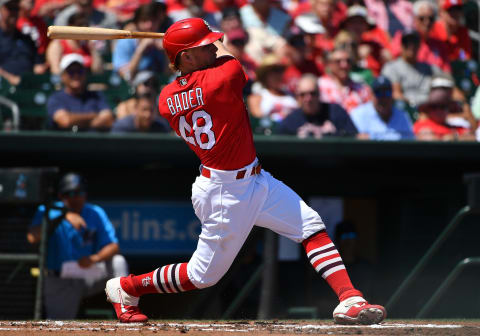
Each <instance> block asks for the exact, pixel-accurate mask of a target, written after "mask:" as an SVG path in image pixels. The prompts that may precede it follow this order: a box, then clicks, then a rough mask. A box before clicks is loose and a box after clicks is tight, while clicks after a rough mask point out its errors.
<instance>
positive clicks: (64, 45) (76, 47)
mask: <svg viewBox="0 0 480 336" xmlns="http://www.w3.org/2000/svg"><path fill="white" fill-rule="evenodd" d="M68 25H69V26H79V27H86V26H88V22H87V17H86V16H85V14H83V13H76V14H73V15H72V16H70V17H69V21H68ZM68 54H78V55H81V56H82V58H83V64H84V66H85V67H86V68H87V69H89V70H90V71H91V72H92V73H101V72H103V60H102V57H101V56H100V54H99V53H98V51H97V50H96V48H95V41H93V40H52V41H51V42H50V44H49V45H48V48H47V63H48V65H49V66H50V72H51V73H52V74H54V75H57V76H58V75H60V72H61V70H60V61H61V59H62V57H63V56H65V55H68Z"/></svg>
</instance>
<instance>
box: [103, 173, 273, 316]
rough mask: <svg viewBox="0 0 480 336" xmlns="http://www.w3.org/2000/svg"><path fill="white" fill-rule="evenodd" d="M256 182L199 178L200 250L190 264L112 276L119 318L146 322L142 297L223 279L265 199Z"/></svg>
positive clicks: (113, 299) (196, 192)
mask: <svg viewBox="0 0 480 336" xmlns="http://www.w3.org/2000/svg"><path fill="white" fill-rule="evenodd" d="M254 181H255V180H254V179H245V180H240V181H236V182H234V183H226V184H218V183H217V184H215V183H211V182H210V181H208V180H207V179H206V178H205V177H199V178H197V182H196V183H195V184H194V185H193V190H192V203H193V206H194V209H195V213H196V214H197V216H198V218H199V219H200V220H201V222H202V231H201V234H200V236H199V240H198V245H197V249H196V250H195V252H194V253H193V255H192V257H191V259H190V260H189V262H188V263H180V264H172V265H165V266H162V267H160V268H157V269H156V270H154V271H152V272H149V273H146V274H142V275H137V276H134V275H130V276H128V277H122V278H115V279H111V280H109V281H108V282H107V287H106V291H107V296H108V297H109V299H110V301H111V302H112V303H113V305H114V307H115V310H116V312H117V316H118V318H119V320H120V321H121V322H140V321H146V320H147V317H146V316H145V315H143V314H141V313H140V311H139V310H138V301H139V297H140V296H142V295H145V294H149V293H176V292H180V291H188V290H193V289H202V288H206V287H209V286H212V285H214V284H216V283H217V282H218V281H219V280H220V279H221V278H222V276H223V275H224V274H225V273H226V272H227V270H228V269H229V268H230V266H231V264H232V262H233V260H234V259H235V257H236V255H237V254H238V252H239V251H240V249H241V247H242V245H243V243H244V242H245V240H246V238H247V237H248V234H249V233H250V231H251V229H252V227H253V224H254V223H255V220H256V218H257V216H258V212H259V211H260V208H261V205H262V202H263V201H264V200H265V195H266V188H265V187H264V186H261V185H257V184H256V183H255V182H254ZM256 190H258V191H259V192H255V191H256Z"/></svg>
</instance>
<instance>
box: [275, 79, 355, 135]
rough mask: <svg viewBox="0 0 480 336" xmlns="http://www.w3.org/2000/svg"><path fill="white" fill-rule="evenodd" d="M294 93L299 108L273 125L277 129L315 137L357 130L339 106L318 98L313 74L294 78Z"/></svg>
mask: <svg viewBox="0 0 480 336" xmlns="http://www.w3.org/2000/svg"><path fill="white" fill-rule="evenodd" d="M295 95H296V98H297V103H298V106H299V108H298V109H295V110H294V111H293V112H292V113H290V114H289V115H288V116H287V117H286V118H285V119H283V120H282V121H281V122H280V124H279V125H278V127H277V129H276V132H277V133H279V134H289V135H296V136H297V137H299V138H308V137H312V138H315V139H321V138H322V137H324V136H355V135H356V134H357V129H356V128H355V126H354V124H353V123H352V120H351V119H350V117H349V116H348V113H347V112H346V111H345V110H344V109H343V108H342V107H340V106H339V105H337V104H329V103H323V102H320V100H319V92H318V85H317V77H316V76H315V75H313V74H305V75H303V76H302V77H301V78H300V80H299V82H298V86H297V89H296V92H295Z"/></svg>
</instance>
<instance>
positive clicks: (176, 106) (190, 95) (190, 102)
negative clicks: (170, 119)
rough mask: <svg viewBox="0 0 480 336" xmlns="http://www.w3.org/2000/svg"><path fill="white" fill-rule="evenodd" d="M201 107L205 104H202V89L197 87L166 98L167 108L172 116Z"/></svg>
mask: <svg viewBox="0 0 480 336" xmlns="http://www.w3.org/2000/svg"><path fill="white" fill-rule="evenodd" d="M202 105H205V103H204V102H203V92H202V88H199V87H197V88H195V89H191V90H188V91H182V92H180V93H176V94H174V95H173V96H172V97H168V98H167V106H168V109H169V110H170V113H171V114H172V115H175V114H177V113H179V112H182V111H185V110H189V109H192V108H194V107H197V106H202Z"/></svg>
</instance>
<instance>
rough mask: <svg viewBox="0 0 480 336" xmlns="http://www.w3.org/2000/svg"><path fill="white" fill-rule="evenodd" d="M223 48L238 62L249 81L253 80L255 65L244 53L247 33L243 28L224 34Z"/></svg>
mask: <svg viewBox="0 0 480 336" xmlns="http://www.w3.org/2000/svg"><path fill="white" fill-rule="evenodd" d="M225 35H226V37H227V38H226V41H225V46H226V47H227V49H228V50H229V51H230V52H231V53H232V55H233V56H234V57H235V58H236V59H237V60H239V61H240V63H241V64H242V66H243V70H244V71H245V73H246V74H247V76H248V78H249V80H255V79H256V74H255V71H256V70H257V63H256V62H255V61H254V60H253V59H252V58H251V57H250V56H249V55H248V54H247V53H246V52H245V46H246V45H247V43H248V33H247V32H246V31H245V30H243V28H234V29H230V30H228V31H226V32H225Z"/></svg>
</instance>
